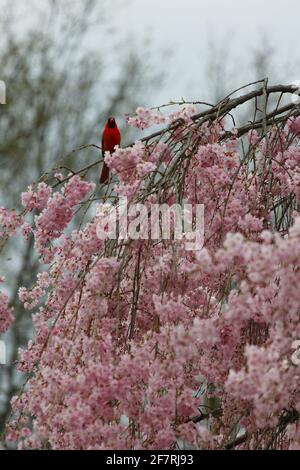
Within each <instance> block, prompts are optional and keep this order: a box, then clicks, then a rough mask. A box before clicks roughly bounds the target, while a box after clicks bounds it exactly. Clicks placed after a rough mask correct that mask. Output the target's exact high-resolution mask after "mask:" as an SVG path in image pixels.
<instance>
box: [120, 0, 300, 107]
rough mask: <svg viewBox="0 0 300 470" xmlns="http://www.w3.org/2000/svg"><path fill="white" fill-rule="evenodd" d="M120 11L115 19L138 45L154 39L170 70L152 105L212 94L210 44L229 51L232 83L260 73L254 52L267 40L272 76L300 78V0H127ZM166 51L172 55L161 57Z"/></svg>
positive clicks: (239, 82) (290, 79)
mask: <svg viewBox="0 0 300 470" xmlns="http://www.w3.org/2000/svg"><path fill="white" fill-rule="evenodd" d="M119 11H120V14H119V15H117V16H116V23H117V25H118V27H119V28H120V29H121V30H122V31H123V33H124V34H127V35H129V36H130V38H131V40H132V41H134V42H135V43H136V44H140V43H141V41H142V39H143V38H144V37H145V36H148V37H149V38H151V41H152V47H153V49H154V51H155V52H156V53H157V56H158V62H159V64H160V65H161V66H162V68H166V69H168V77H167V80H166V82H165V83H164V85H163V86H162V87H161V88H160V89H158V90H157V93H156V94H154V95H155V96H151V97H148V99H149V103H151V104H154V103H155V102H156V103H157V104H159V103H162V102H166V101H168V100H170V99H175V100H176V99H180V98H181V96H184V97H185V98H187V99H189V98H197V99H200V98H201V99H207V98H208V97H209V93H210V92H209V91H208V90H207V77H206V69H207V61H208V54H211V50H210V48H209V47H208V45H209V44H210V43H213V44H214V45H215V46H216V47H217V49H219V50H221V51H222V48H223V49H224V51H225V50H226V49H227V50H228V58H226V64H227V68H228V71H227V77H224V81H225V78H226V81H227V82H229V85H228V86H229V87H231V86H232V87H234V86H235V85H237V86H238V85H240V84H242V83H244V81H247V80H249V81H251V80H252V79H255V78H257V77H256V75H255V71H254V67H253V56H252V51H254V50H255V49H257V48H258V47H260V49H262V48H264V47H267V43H268V44H269V45H270V46H271V47H272V48H273V50H274V54H273V56H272V62H273V65H272V70H270V71H269V73H270V75H272V77H270V78H273V81H281V82H292V81H294V80H296V79H300V49H299V31H300V27H299V18H300V2H299V0H265V1H262V0H251V1H245V0H242V1H241V0H240V1H238V0H126V1H125V2H124V6H123V9H120V10H119ZM266 40H267V41H266ZM162 50H171V51H172V55H169V54H168V55H167V57H166V58H165V59H164V60H162V59H161V58H160V55H159V54H160V51H162ZM218 61H219V62H220V61H221V59H220V58H217V62H218ZM145 104H148V103H145Z"/></svg>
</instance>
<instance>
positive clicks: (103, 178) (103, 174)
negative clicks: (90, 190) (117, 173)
mask: <svg viewBox="0 0 300 470" xmlns="http://www.w3.org/2000/svg"><path fill="white" fill-rule="evenodd" d="M108 178H109V168H108V166H107V165H106V163H105V162H103V166H102V171H101V175H100V180H99V181H100V184H105V183H107V182H108Z"/></svg>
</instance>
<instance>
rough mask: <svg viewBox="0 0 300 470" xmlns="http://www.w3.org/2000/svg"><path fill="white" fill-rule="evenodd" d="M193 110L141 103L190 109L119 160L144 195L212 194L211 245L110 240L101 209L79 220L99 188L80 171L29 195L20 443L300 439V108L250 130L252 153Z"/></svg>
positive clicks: (204, 443) (208, 208) (135, 191)
mask: <svg viewBox="0 0 300 470" xmlns="http://www.w3.org/2000/svg"><path fill="white" fill-rule="evenodd" d="M192 113H194V111H193V110H191V111H189V110H184V111H182V110H181V111H180V112H179V113H178V114H176V115H172V116H171V117H169V118H164V119H167V120H166V121H160V120H159V119H160V118H158V117H157V116H158V114H156V113H155V112H153V111H149V110H145V109H143V108H139V110H137V117H136V118H131V120H130V123H131V124H132V125H133V126H138V127H140V128H145V127H147V126H149V125H151V124H153V123H162V122H164V123H169V122H172V121H173V120H175V119H176V120H177V119H182V122H181V124H180V125H179V126H178V128H176V129H175V130H174V132H172V134H171V135H170V136H169V139H166V140H165V141H160V142H156V143H150V144H149V143H145V142H144V143H142V142H140V141H137V142H136V143H135V144H134V145H133V146H131V147H128V148H123V149H117V150H116V151H115V152H114V154H113V155H109V154H107V155H106V157H105V160H106V163H107V164H108V166H109V167H110V168H111V170H112V172H113V174H114V175H116V176H117V177H118V180H119V183H118V184H116V186H115V191H116V193H119V194H123V195H129V196H130V198H131V201H132V202H134V201H141V200H142V201H143V202H144V203H145V204H148V205H149V204H151V203H156V202H157V201H159V202H160V203H164V204H167V205H168V206H172V204H174V203H176V202H178V201H180V199H181V200H184V201H185V202H187V203H189V204H192V205H195V204H199V203H201V204H204V207H205V246H204V248H203V249H202V250H200V251H186V249H185V244H184V241H182V242H181V241H180V240H179V241H178V240H176V242H175V241H174V240H172V239H170V240H155V241H153V240H151V239H149V240H142V239H140V240H125V241H124V240H107V241H104V240H100V239H99V238H98V237H97V223H98V222H99V217H101V214H99V212H98V213H97V215H96V216H95V217H91V219H90V220H89V221H88V222H87V223H86V224H81V225H80V226H79V227H77V228H75V229H74V230H73V231H72V232H71V233H69V232H68V231H67V230H66V229H67V227H68V225H69V223H70V221H71V220H73V217H74V213H75V208H76V206H77V205H78V204H80V203H82V202H83V201H84V198H86V196H87V195H88V193H89V192H90V191H92V190H93V185H92V184H90V183H88V182H86V181H83V180H81V179H80V178H78V177H76V176H74V177H72V178H71V179H70V180H69V181H68V182H67V183H66V184H65V185H64V186H63V188H62V190H61V191H56V192H54V191H52V192H51V191H50V189H48V188H47V187H45V186H44V185H42V186H40V187H39V189H37V191H34V190H33V189H32V188H29V190H28V192H27V193H26V194H25V195H23V197H22V200H23V203H24V204H25V206H26V207H27V208H28V209H29V210H33V209H34V210H37V211H40V212H39V213H38V214H37V215H36V217H35V222H34V224H33V227H32V228H31V229H32V234H33V236H34V237H35V243H36V249H37V251H38V253H39V255H40V262H41V270H40V274H39V275H38V277H37V280H36V283H35V285H34V286H33V287H32V286H24V287H21V289H20V290H19V297H20V300H21V301H22V302H23V303H24V308H26V309H29V310H31V311H32V319H33V324H34V327H35V335H34V337H33V339H32V340H30V341H29V343H28V346H27V348H26V349H24V350H20V358H19V363H18V368H19V369H20V370H22V371H24V372H28V373H29V374H30V378H29V380H28V382H27V383H26V387H25V388H24V389H23V390H22V392H21V393H20V394H19V395H16V396H15V397H14V398H13V399H12V411H13V415H12V419H11V420H10V422H9V423H8V429H7V436H6V438H7V441H14V442H17V445H18V447H19V448H20V449H27V448H39V449H48V448H52V449H173V448H176V447H179V448H180V447H184V448H190V449H191V448H193V449H194V448H196V449H224V448H237V449H239V448H246V449H257V448H265V449H267V448H270V447H272V446H273V445H274V436H276V443H277V444H276V445H277V446H279V447H280V448H282V449H283V448H290V449H300V424H299V421H300V420H299V416H300V402H299V390H300V387H299V386H300V367H299V366H297V365H296V364H295V363H293V361H292V360H291V356H292V343H293V341H294V340H296V339H299V338H300V321H299V314H300V291H299V282H300V257H299V253H300V217H299V214H298V211H297V203H298V204H299V194H300V192H299V181H300V179H299V169H298V168H299V158H300V157H299V150H298V148H299V147H298V144H299V142H298V137H297V136H298V131H299V122H298V121H297V120H292V121H289V122H288V123H287V125H286V126H285V127H284V128H282V129H281V130H279V131H278V129H270V130H269V131H268V132H267V134H265V135H264V134H261V133H259V132H258V131H252V132H250V133H249V135H248V140H247V142H246V143H245V142H243V143H244V145H246V144H247V145H248V147H249V150H248V153H247V155H246V157H245V155H244V154H243V153H242V150H241V145H240V143H241V142H240V139H239V138H238V134H237V132H236V130H235V129H232V128H230V127H228V124H227V123H226V122H224V121H216V122H213V123H204V124H203V125H201V126H197V124H196V123H194V121H193V120H192V119H190V117H191V114H192ZM132 119H133V120H132ZM227 131H229V133H228V132H227ZM226 132H227V134H226V135H229V137H227V138H226V139H225V138H224V135H225V133H226ZM180 145H181V146H180ZM39 192H40V193H41V194H40V196H39ZM54 241H55V247H54V244H53V242H54ZM50 262H51V265H49V263H50ZM287 417H288V418H287ZM238 436H239V437H240V436H243V439H240V440H239V441H238V440H237V441H236V438H237V437H238Z"/></svg>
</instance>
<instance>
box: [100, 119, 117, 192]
mask: <svg viewBox="0 0 300 470" xmlns="http://www.w3.org/2000/svg"><path fill="white" fill-rule="evenodd" d="M120 143H121V134H120V131H119V129H118V126H117V124H116V121H115V118H114V117H110V118H108V120H107V123H106V125H105V128H104V131H103V134H102V156H103V158H104V153H105V152H107V151H108V152H110V153H112V152H113V151H114V149H115V146H116V145H120ZM108 178H109V168H108V166H107V165H106V163H105V162H104V161H103V167H102V171H101V175H100V184H104V183H107V182H108Z"/></svg>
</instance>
